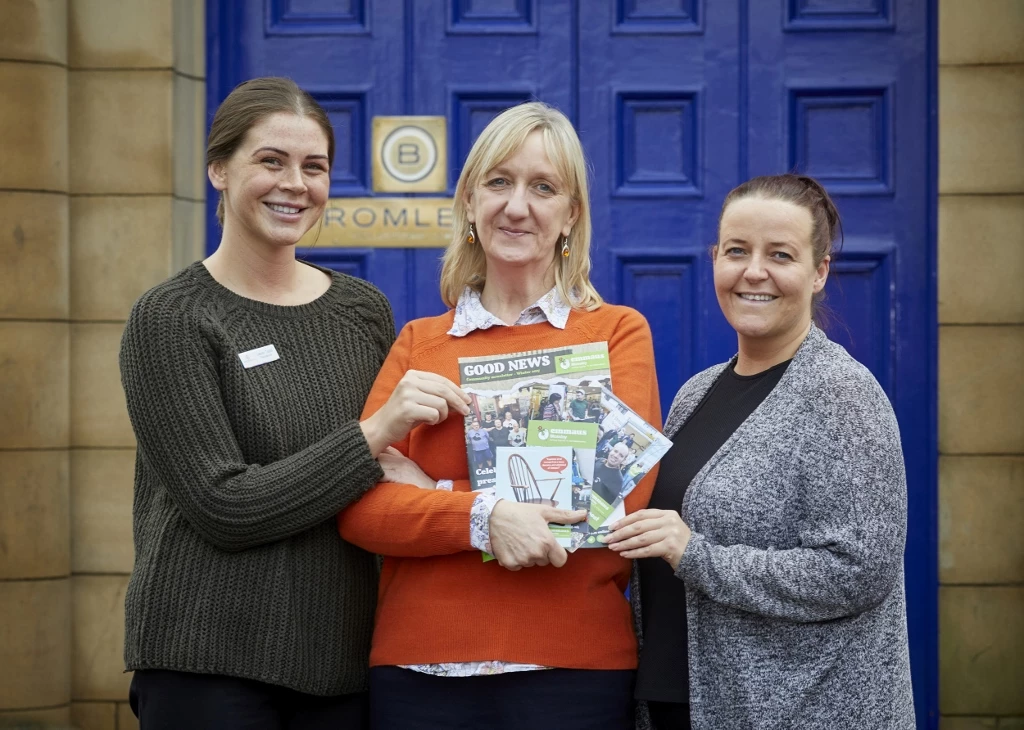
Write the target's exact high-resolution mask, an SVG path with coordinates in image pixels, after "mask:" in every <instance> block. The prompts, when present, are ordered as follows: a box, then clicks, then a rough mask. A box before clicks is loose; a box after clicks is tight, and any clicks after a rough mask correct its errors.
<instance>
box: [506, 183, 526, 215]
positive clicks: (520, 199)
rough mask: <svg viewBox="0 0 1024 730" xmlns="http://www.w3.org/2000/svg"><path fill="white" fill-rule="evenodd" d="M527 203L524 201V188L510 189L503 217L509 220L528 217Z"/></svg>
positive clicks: (517, 186)
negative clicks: (505, 216)
mask: <svg viewBox="0 0 1024 730" xmlns="http://www.w3.org/2000/svg"><path fill="white" fill-rule="evenodd" d="M529 211H530V208H529V203H527V201H526V188H524V187H522V186H520V185H516V186H515V187H514V188H512V193H511V194H510V195H509V198H508V202H507V203H505V215H507V216H508V217H509V218H513V219H515V218H525V217H526V216H527V215H529Z"/></svg>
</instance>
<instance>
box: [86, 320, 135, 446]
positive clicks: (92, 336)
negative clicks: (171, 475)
mask: <svg viewBox="0 0 1024 730" xmlns="http://www.w3.org/2000/svg"><path fill="white" fill-rule="evenodd" d="M123 331H124V324H122V323H120V322H117V323H100V322H91V323H77V324H72V325H71V445H72V446H76V447H90V446H102V447H108V448H134V446H135V435H134V434H133V433H132V426H131V422H130V421H129V420H128V408H127V406H126V405H125V400H124V390H122V388H121V373H120V369H119V366H118V350H119V349H120V346H121V333H122V332H123Z"/></svg>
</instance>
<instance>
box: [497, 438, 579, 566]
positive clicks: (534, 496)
mask: <svg viewBox="0 0 1024 730" xmlns="http://www.w3.org/2000/svg"><path fill="white" fill-rule="evenodd" d="M572 459H573V454H572V448H570V447H549V446H525V447H523V448H513V447H506V448H499V449H498V450H497V464H496V465H495V478H496V482H497V484H496V486H495V493H496V494H497V495H498V496H499V497H502V498H504V499H511V500H514V501H516V502H526V503H529V504H547V505H551V506H552V507H559V508H561V509H570V503H571V502H572ZM550 528H551V532H552V533H553V534H554V536H555V539H557V540H558V544H559V545H561V546H562V547H564V548H568V547H572V528H571V527H570V526H568V525H555V524H552V525H550Z"/></svg>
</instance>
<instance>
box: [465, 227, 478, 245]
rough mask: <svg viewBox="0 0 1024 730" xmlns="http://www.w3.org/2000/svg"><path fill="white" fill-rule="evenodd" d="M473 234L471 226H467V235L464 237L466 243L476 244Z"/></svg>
mask: <svg viewBox="0 0 1024 730" xmlns="http://www.w3.org/2000/svg"><path fill="white" fill-rule="evenodd" d="M473 233H474V231H473V224H472V223H470V224H469V235H468V236H466V243H470V244H472V243H476V236H474V235H473Z"/></svg>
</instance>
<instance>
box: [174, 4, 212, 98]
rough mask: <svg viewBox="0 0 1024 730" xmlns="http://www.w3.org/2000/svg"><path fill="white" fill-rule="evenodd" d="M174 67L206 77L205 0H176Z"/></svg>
mask: <svg viewBox="0 0 1024 730" xmlns="http://www.w3.org/2000/svg"><path fill="white" fill-rule="evenodd" d="M174 69H175V71H180V72H181V73H183V74H188V75H189V76H194V77H196V78H200V79H201V78H205V77H206V12H205V8H204V7H203V0H174Z"/></svg>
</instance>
